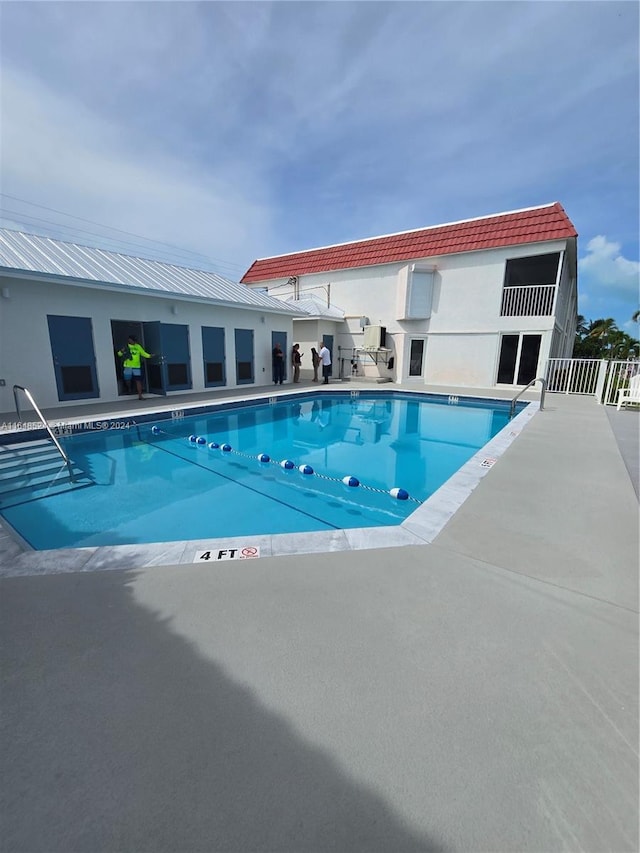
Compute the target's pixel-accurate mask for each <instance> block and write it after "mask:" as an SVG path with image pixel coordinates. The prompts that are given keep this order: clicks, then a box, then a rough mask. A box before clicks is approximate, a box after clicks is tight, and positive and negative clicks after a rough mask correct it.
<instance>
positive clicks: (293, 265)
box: [241, 202, 578, 284]
mask: <svg viewBox="0 0 640 853" xmlns="http://www.w3.org/2000/svg"><path fill="white" fill-rule="evenodd" d="M577 236H578V234H577V232H576V229H575V228H574V227H573V224H572V223H571V220H570V219H569V217H568V216H567V214H566V213H565V211H564V208H563V207H562V205H561V204H559V203H558V202H555V204H548V205H545V206H544V207H535V208H530V209H528V210H517V211H514V212H512V213H498V214H496V215H495V216H487V217H483V218H482V219H469V220H466V221H464V222H454V223H452V224H450V225H435V226H433V227H431V228H422V229H420V230H418V231H404V232H402V233H400V234H390V235H388V236H386V237H372V238H371V239H369V240H358V241H357V242H355V243H343V244H341V245H337V246H326V247H324V248H322V249H310V250H308V251H306V252H295V253H294V254H291V255H278V256H277V257H274V258H261V259H259V260H257V261H254V262H253V264H251V266H250V267H249V269H248V270H247V272H246V273H245V274H244V276H243V277H242V279H241V281H242V282H244V283H245V284H251V283H253V282H256V281H268V280H269V279H274V278H288V277H289V276H293V275H295V276H299V275H304V274H306V273H319V272H329V271H330V270H343V269H350V268H352V267H368V266H374V265H376V264H391V263H394V262H397V261H410V260H413V259H415V258H430V257H436V256H439V255H455V254H458V253H459V252H474V251H477V250H479V249H494V248H497V247H503V246H516V245H521V244H523V243H540V242H543V241H546V240H564V239H567V238H568V237H577Z"/></svg>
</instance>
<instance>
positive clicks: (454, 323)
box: [251, 240, 575, 386]
mask: <svg viewBox="0 0 640 853" xmlns="http://www.w3.org/2000/svg"><path fill="white" fill-rule="evenodd" d="M565 248H566V241H564V240H559V241H551V242H546V243H534V244H529V245H525V246H511V247H507V248H500V249H487V250H484V251H478V252H468V253H463V254H457V255H447V256H443V257H437V258H424V259H418V260H415V261H412V262H411V263H412V264H413V263H418V264H421V265H424V266H434V267H435V268H436V272H435V275H434V279H433V300H432V305H431V316H430V318H429V319H424V320H399V319H397V317H398V311H399V309H398V296H399V291H400V289H401V288H402V287H404V286H405V284H404V282H405V280H406V267H407V266H408V265H407V264H401V263H395V264H385V265H380V266H374V267H361V268H356V269H350V270H338V271H335V272H329V273H317V274H313V275H302V276H300V277H299V288H300V292H301V294H304V292H305V291H306V290H310V289H311V288H313V291H311V292H317V288H319V287H321V286H326V285H328V284H330V285H331V301H332V303H333V304H334V305H338V306H340V308H341V309H342V310H343V311H344V312H345V314H346V315H353V316H354V317H357V316H359V315H362V316H366V317H367V318H368V320H369V322H370V324H372V325H381V326H384V327H386V330H387V335H388V343H387V346H389V347H390V348H391V349H392V350H393V356H394V362H395V364H394V369H393V370H392V371H389V370H388V368H387V367H386V366H385V365H379V366H378V367H376V366H375V365H373V364H372V362H371V359H369V358H366V357H365V358H363V359H362V363H363V364H365V365H367V368H366V373H367V374H368V375H382V376H388V377H391V378H392V379H393V380H394V381H395V380H401V381H407V380H408V369H409V368H408V352H409V342H410V340H411V338H412V337H416V338H421V337H425V339H426V347H425V367H424V371H423V377H422V379H421V381H422V382H424V383H432V384H450V385H461V386H463V385H474V386H491V385H493V384H495V377H496V371H497V360H498V354H499V348H500V335H501V334H509V333H511V334H513V333H531V334H534V333H540V334H541V335H542V342H541V348H540V357H539V367H538V369H539V370H541V369H542V368H543V366H544V364H545V362H546V359H547V358H548V356H549V350H550V346H551V339H552V333H553V329H554V326H555V319H554V317H551V316H550V317H501V316H500V306H501V299H502V288H503V283H504V275H505V265H506V262H507V260H509V259H514V258H522V257H529V256H532V255H543V254H549V253H552V252H562V251H563V250H564V249H565ZM286 284H287V282H286V280H285V279H276V280H273V281H263V282H255V283H254V284H252V285H251V286H252V287H267V289H268V292H269V294H270V295H272V296H277V295H278V290H279V289H282V290H284V288H285V286H286ZM561 284H562V287H563V289H565V290H567V289H569V288H570V287H574V285H573V284H572V283H571V282H570V281H569V278H568V276H566V275H565V276H564V278H563V281H562V282H561ZM574 289H575V287H574ZM562 296H563V305H566V304H567V302H569V303H570V302H571V296H570V294H568V295H567V297H566V298H565V296H564V293H563V294H562ZM297 325H298V324H297V323H296V326H297ZM362 343H363V332H362V330H361V328H360V326H359V323H358V322H357V320H348V321H345V323H343V324H342V326H341V327H340V328H339V329H338V330H337V335H336V345H339V346H341V347H343V348H345V349H348V348H350V347H360V346H362ZM419 381H420V380H419Z"/></svg>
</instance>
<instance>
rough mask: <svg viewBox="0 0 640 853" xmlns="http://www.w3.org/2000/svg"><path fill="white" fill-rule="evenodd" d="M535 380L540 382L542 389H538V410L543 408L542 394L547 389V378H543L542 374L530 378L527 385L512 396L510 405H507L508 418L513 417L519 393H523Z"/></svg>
mask: <svg viewBox="0 0 640 853" xmlns="http://www.w3.org/2000/svg"><path fill="white" fill-rule="evenodd" d="M536 382H540V384H541V385H542V390H541V391H540V411H542V410H543V409H544V395H545V392H546V390H547V380H546V379H543V378H542V376H539V377H538V378H537V379H532V380H531V382H529V384H528V385H525V387H524V388H523V389H522V390H521V391H518V393H517V394H516V396H515V397H514V398H513V400H512V401H511V405H510V406H509V420H511V418H512V417H513V413H514V411H515V408H516V401H517V399H518V397H519V396H520V395H521V394H524V392H525V391H527V390H528V389H529V388H531V386H532V385H535V384H536Z"/></svg>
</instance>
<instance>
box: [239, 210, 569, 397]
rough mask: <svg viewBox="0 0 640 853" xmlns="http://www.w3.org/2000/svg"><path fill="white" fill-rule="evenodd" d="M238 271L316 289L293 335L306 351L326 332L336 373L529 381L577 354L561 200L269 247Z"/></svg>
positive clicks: (299, 291) (295, 296)
mask: <svg viewBox="0 0 640 853" xmlns="http://www.w3.org/2000/svg"><path fill="white" fill-rule="evenodd" d="M241 281H242V282H243V283H244V284H246V285H248V286H249V287H250V288H252V289H258V290H261V291H262V292H267V293H268V295H270V296H278V297H279V298H281V299H283V300H287V301H288V304H296V303H297V302H298V303H300V302H305V303H307V304H308V302H309V300H310V299H315V301H316V303H317V305H318V312H317V315H315V316H314V319H313V321H311V320H310V319H309V317H308V316H307V317H306V318H304V319H302V318H301V319H299V320H295V321H294V334H295V336H296V338H297V340H299V341H300V342H301V348H302V349H303V350H307V351H308V350H309V348H310V347H311V346H312V345H314V342H315V341H318V340H322V339H325V340H326V341H327V342H328V345H329V347H330V349H332V352H333V362H334V366H335V370H334V375H337V374H338V372H340V373H341V374H342V375H343V376H344V375H346V374H347V373H348V374H350V375H354V374H355V375H357V376H370V377H375V378H384V379H390V380H392V381H395V382H403V383H406V382H414V381H415V382H416V383H423V384H431V385H454V386H470V387H493V386H522V385H525V384H527V383H528V382H529V381H530V380H532V379H534V378H535V377H537V376H540V375H542V374H543V373H544V367H545V363H546V361H547V359H548V358H551V357H565V356H570V355H571V352H572V348H573V342H574V335H575V328H576V309H577V232H576V230H575V228H574V226H573V224H572V223H571V221H570V220H569V218H568V216H567V214H566V213H565V211H564V209H563V208H562V206H561V205H560V204H559V203H558V202H556V203H554V204H547V205H543V206H541V207H533V208H527V209H524V210H516V211H512V212H508V213H500V214H496V215H492V216H486V217H482V218H478V219H469V220H464V221H461V222H454V223H449V224H446V225H437V226H433V227H429V228H421V229H419V230H415V231H405V232H402V233H398V234H390V235H385V236H381V237H374V238H371V239H366V240H359V241H356V242H351V243H341V244H338V245H334V246H325V247H322V248H317V249H310V250H305V251H301V252H295V253H293V254H287V255H279V256H277V257H271V258H262V259H259V260H256V261H255V262H254V263H253V264H252V265H251V267H250V268H249V270H248V271H247V272H246V273H245V275H244V276H243V278H242V279H241ZM325 299H326V302H325ZM327 305H329V306H330V307H329V308H327V307H326V306H327ZM331 306H339V307H340V309H341V310H342V318H340V316H339V312H336V310H335V308H332V307H331ZM309 313H310V312H309V311H307V314H309ZM303 366H305V367H307V368H308V367H310V362H309V361H308V362H307V363H306V364H304V365H303Z"/></svg>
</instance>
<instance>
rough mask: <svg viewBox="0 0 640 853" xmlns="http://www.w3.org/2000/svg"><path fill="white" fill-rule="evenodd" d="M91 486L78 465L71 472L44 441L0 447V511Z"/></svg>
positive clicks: (85, 474)
mask: <svg viewBox="0 0 640 853" xmlns="http://www.w3.org/2000/svg"><path fill="white" fill-rule="evenodd" d="M92 485H94V481H93V480H92V479H91V477H90V476H89V475H88V474H87V473H86V472H85V471H83V470H82V468H80V467H79V466H78V465H76V464H72V466H71V472H69V469H68V468H67V465H66V463H65V462H64V460H63V459H62V457H61V456H60V454H59V453H58V450H57V449H56V447H55V445H54V444H53V443H52V442H50V441H48V440H46V439H42V440H40V441H28V442H24V443H22V444H12V445H0V509H7V508H8V507H11V506H16V505H17V504H21V503H26V502H27V501H32V500H36V499H38V498H44V497H49V496H51V495H58V494H62V493H64V492H70V491H73V490H75V489H81V488H86V487H87V486H92Z"/></svg>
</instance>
